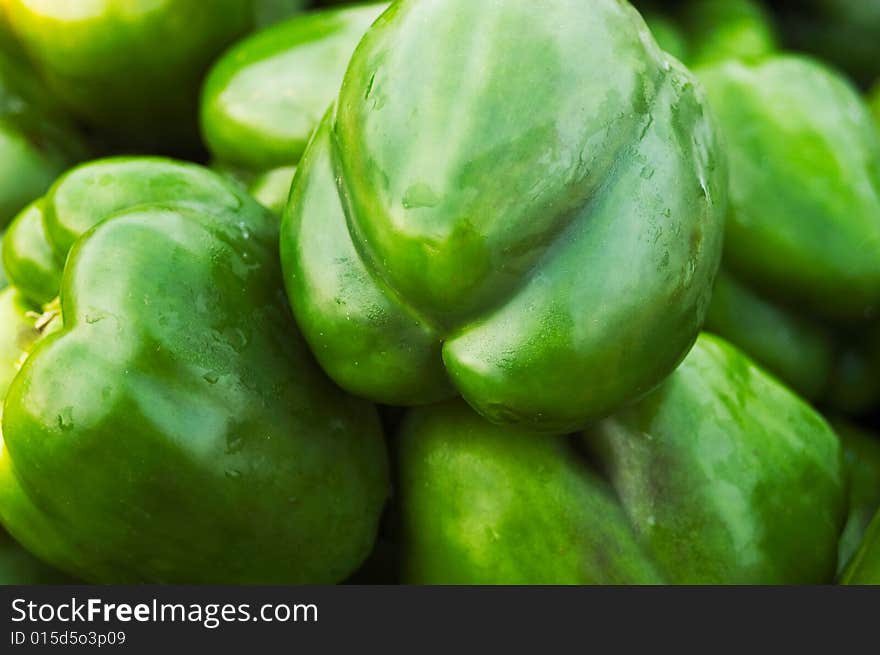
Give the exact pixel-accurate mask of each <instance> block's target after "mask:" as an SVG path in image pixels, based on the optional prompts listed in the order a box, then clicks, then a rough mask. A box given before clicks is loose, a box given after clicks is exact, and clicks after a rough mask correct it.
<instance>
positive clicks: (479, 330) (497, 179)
mask: <svg viewBox="0 0 880 655" xmlns="http://www.w3.org/2000/svg"><path fill="white" fill-rule="evenodd" d="M501 8H502V4H501V3H499V2H498V0H491V1H486V2H469V1H466V0H450V1H447V2H416V3H406V2H404V3H397V4H394V5H392V6H391V8H390V9H389V10H388V11H387V12H386V13H385V14H383V16H382V17H381V19H380V20H379V21H377V22H376V23H375V24H374V25H373V27H372V28H371V29H370V30H369V31H368V32H367V35H366V36H365V37H364V40H363V41H361V44H360V45H359V46H358V48H357V50H356V52H355V54H354V56H353V58H352V60H351V63H350V64H349V68H348V71H347V73H346V76H345V80H344V82H343V85H342V91H341V93H340V96H339V99H338V103H337V105H336V107H335V109H334V110H332V111H331V112H329V113H328V114H327V116H326V117H325V118H324V120H323V121H322V123H321V126H320V127H319V129H318V131H317V132H316V134H315V136H314V138H313V139H312V141H311V143H310V146H309V148H308V149H307V151H306V154H305V155H304V157H303V160H302V162H301V163H300V166H299V168H298V171H297V175H296V177H295V179H294V184H293V188H292V189H291V200H290V202H289V203H288V205H287V208H286V212H285V216H284V219H283V224H282V236H281V253H282V263H283V267H284V272H285V281H286V285H287V291H288V296H289V298H290V302H291V305H292V307H293V310H294V313H295V314H296V317H297V319H298V323H299V325H300V326H301V329H302V330H303V333H304V335H305V337H306V340H307V341H308V342H309V344H310V345H311V347H312V350H313V352H314V353H315V355H316V357H317V358H318V361H319V362H320V363H321V365H322V366H323V367H324V369H325V370H326V371H327V372H328V373H329V375H330V376H331V377H332V378H333V379H334V380H335V381H336V382H337V383H338V384H339V385H340V386H342V387H343V388H345V389H347V390H349V391H351V392H353V393H355V394H357V395H361V396H364V397H367V398H370V399H372V400H374V401H378V402H381V403H384V404H392V405H394V404H396V405H414V404H420V403H426V402H432V401H436V400H440V399H443V398H448V397H451V396H452V395H454V394H455V393H460V394H461V395H462V396H464V398H465V399H466V400H467V401H468V402H469V403H470V404H471V405H472V406H473V407H475V408H476V409H477V411H478V412H479V413H481V414H482V415H484V416H485V417H487V418H488V419H489V420H491V421H496V422H505V423H521V424H523V425H524V426H531V427H532V428H534V429H538V430H542V431H566V430H570V429H575V428H578V427H581V426H583V425H584V424H585V423H586V422H587V421H589V420H592V419H595V418H597V417H600V416H603V415H606V414H608V413H610V412H611V411H613V410H615V409H617V408H619V407H620V406H621V405H623V404H625V403H627V402H631V401H633V400H634V399H636V398H638V397H639V396H641V395H643V394H645V393H647V392H648V391H649V390H650V389H651V388H653V387H654V386H656V385H657V384H658V383H659V382H660V381H661V380H662V379H663V378H664V377H665V376H666V375H668V374H669V373H670V372H671V371H672V370H673V369H674V368H675V366H676V365H677V364H678V363H679V362H680V361H681V359H682V358H683V357H684V356H685V354H686V353H687V351H688V350H689V349H690V347H691V345H692V343H693V341H694V339H695V338H696V335H697V332H698V330H699V327H700V325H701V324H702V322H703V318H704V314H705V309H706V307H707V305H708V301H709V298H710V295H711V287H712V282H713V280H714V277H715V272H716V269H717V266H718V261H719V255H720V249H721V238H722V232H723V214H724V211H725V179H726V177H725V170H724V159H723V156H722V153H721V152H720V150H719V148H718V144H717V142H716V134H715V130H714V126H713V123H712V121H711V120H710V116H709V115H708V113H707V112H706V110H705V107H704V103H703V100H702V95H701V92H700V89H699V87H698V86H697V84H696V82H695V80H694V79H693V78H692V77H691V75H690V73H689V72H688V71H687V70H686V69H684V68H683V67H682V66H681V65H679V64H678V63H677V62H676V61H675V60H672V59H671V58H669V57H667V56H666V55H665V54H664V53H663V52H662V51H661V50H660V49H659V48H658V47H657V46H656V44H655V43H654V41H653V39H652V38H651V36H650V34H649V33H648V31H647V28H646V27H645V25H644V22H643V21H642V20H641V18H640V17H639V15H638V14H637V13H636V12H635V10H634V9H632V8H631V7H630V6H628V5H626V4H625V3H619V2H614V1H611V0H597V1H595V2H590V3H583V2H580V1H576V0H553V1H549V2H543V3H540V5H537V4H535V3H528V2H523V3H503V11H501ZM425 25H431V29H430V30H426V29H425V27H424V26H425ZM426 71H427V72H426ZM525 80H527V81H528V83H524V81H525Z"/></svg>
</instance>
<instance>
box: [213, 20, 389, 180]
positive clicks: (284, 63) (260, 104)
mask: <svg viewBox="0 0 880 655" xmlns="http://www.w3.org/2000/svg"><path fill="white" fill-rule="evenodd" d="M387 6H388V5H387V3H383V4H370V5H366V6H355V7H346V8H342V9H332V10H325V11H315V12H309V13H306V14H303V15H301V16H296V17H294V18H291V19H289V20H287V21H284V22H282V23H279V24H278V25H275V26H274V27H271V28H269V29H267V30H263V31H262V32H259V33H257V34H255V35H253V36H251V37H249V38H247V39H244V40H242V41H241V42H239V43H238V44H236V45H235V46H234V47H233V48H231V49H230V50H229V51H228V52H226V54H225V55H224V56H223V57H222V58H221V59H220V60H219V61H218V62H217V63H216V64H215V65H214V67H213V68H212V69H211V72H210V74H209V75H208V77H207V79H206V81H205V87H204V91H203V95H202V104H201V125H202V134H203V135H204V138H205V142H206V143H207V145H208V149H209V150H210V152H211V155H212V156H213V157H214V159H215V160H216V161H218V162H220V163H222V164H224V165H230V166H235V167H239V168H243V169H246V170H254V171H258V172H259V171H265V170H267V169H270V168H276V167H280V166H291V165H295V164H296V163H297V162H298V161H299V159H300V157H301V156H302V153H303V150H305V147H306V144H307V143H308V140H309V138H310V137H311V135H312V132H313V131H314V129H315V127H316V126H317V125H318V122H319V121H320V120H321V117H322V116H323V115H324V113H325V112H326V111H327V107H329V106H330V103H331V102H332V101H333V99H334V98H335V97H336V95H337V94H338V93H339V87H340V85H341V84H342V76H343V75H344V74H345V68H346V65H347V64H348V60H349V59H350V58H351V54H352V52H354V49H355V46H356V45H357V44H358V42H359V41H360V39H361V37H362V36H363V35H364V32H366V31H367V28H368V27H369V26H370V24H371V23H372V22H373V21H374V20H375V19H376V18H377V17H378V16H379V15H380V14H381V13H382V12H383V11H384V10H385V8H386V7H387Z"/></svg>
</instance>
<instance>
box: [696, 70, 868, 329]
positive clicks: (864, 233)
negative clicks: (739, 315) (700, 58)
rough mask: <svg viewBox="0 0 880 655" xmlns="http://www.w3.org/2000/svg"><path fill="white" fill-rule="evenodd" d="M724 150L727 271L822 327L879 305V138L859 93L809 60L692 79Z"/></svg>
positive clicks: (709, 73)
mask: <svg viewBox="0 0 880 655" xmlns="http://www.w3.org/2000/svg"><path fill="white" fill-rule="evenodd" d="M697 74H698V76H699V78H700V80H701V81H702V83H703V86H704V88H705V89H706V93H707V95H708V97H709V101H710V104H711V105H712V108H713V110H714V113H715V114H716V116H717V117H718V121H719V124H720V126H721V131H722V132H723V134H724V137H725V141H726V143H727V151H728V158H729V164H730V212H729V215H728V217H727V224H726V234H725V241H724V264H725V267H727V268H728V269H730V271H731V272H732V273H733V274H735V275H736V276H738V277H739V278H740V279H742V280H743V281H745V282H747V283H749V284H751V285H752V286H753V287H754V288H755V289H757V290H758V291H760V292H762V293H763V294H765V295H767V296H770V297H776V298H778V299H780V300H783V301H785V302H788V303H790V304H793V305H795V306H799V307H802V308H803V309H804V310H806V311H809V312H812V313H814V314H816V315H818V316H824V317H827V318H832V319H838V320H856V321H858V320H863V319H864V318H865V316H866V314H870V312H871V311H873V310H874V309H875V307H876V305H877V304H878V302H880V136H878V132H877V129H876V126H875V125H874V123H873V121H872V120H871V117H870V113H869V112H868V110H867V107H866V105H865V103H864V101H863V100H862V99H861V97H860V96H859V95H858V93H857V92H856V90H855V89H854V88H853V87H852V86H851V85H850V84H849V83H847V81H846V80H845V79H843V78H842V77H840V76H839V75H837V74H835V73H834V72H833V71H831V70H830V69H827V68H825V67H824V66H823V65H821V64H819V63H818V62H815V61H813V60H811V59H808V58H804V57H797V56H787V55H785V56H783V55H780V56H774V57H770V58H766V59H764V60H762V61H761V62H760V63H757V64H746V63H743V62H737V61H727V62H725V63H723V64H720V65H718V66H712V67H706V68H701V69H698V71H697Z"/></svg>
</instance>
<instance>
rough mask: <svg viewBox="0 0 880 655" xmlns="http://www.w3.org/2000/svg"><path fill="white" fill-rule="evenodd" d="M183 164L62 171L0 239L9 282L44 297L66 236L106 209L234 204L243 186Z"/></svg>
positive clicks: (57, 272)
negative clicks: (45, 192)
mask: <svg viewBox="0 0 880 655" xmlns="http://www.w3.org/2000/svg"><path fill="white" fill-rule="evenodd" d="M228 187H229V185H228V182H227V180H224V179H221V178H220V177H219V176H217V175H213V174H210V173H208V172H207V171H205V170H204V169H202V168H200V167H198V166H193V165H190V164H183V163H178V162H172V161H170V160H166V159H161V158H153V157H139V158H128V157H116V158H108V159H103V160H100V161H97V162H91V163H89V164H87V165H84V166H80V167H77V168H74V169H72V170H70V171H68V172H66V173H65V174H64V175H62V176H61V177H60V178H59V179H58V180H57V181H56V182H55V184H54V185H52V187H51V188H50V189H49V192H48V193H47V194H46V196H45V197H44V198H42V199H41V200H40V201H39V202H38V203H35V204H34V205H32V206H31V207H29V208H28V209H27V210H26V211H25V212H23V213H22V214H21V215H20V216H19V217H17V218H16V220H15V221H14V223H13V225H12V226H11V228H10V231H9V234H8V236H7V238H6V239H5V240H4V246H3V260H4V263H5V264H6V265H7V270H8V273H7V275H8V276H9V279H10V283H11V284H13V285H14V286H16V287H18V288H19V289H21V290H22V292H24V293H25V294H26V295H27V296H28V297H29V298H32V299H34V300H36V301H37V302H40V303H46V302H48V301H49V300H51V299H52V298H54V297H55V296H57V295H58V290H59V289H58V281H59V280H60V277H61V270H62V265H63V262H64V261H65V259H66V257H67V253H68V251H69V250H70V247H71V246H72V245H73V243H74V242H75V241H76V240H77V239H78V238H79V237H80V235H82V234H83V233H85V232H86V231H87V230H89V229H90V228H91V227H93V226H94V225H95V224H97V223H98V222H100V221H101V220H102V219H103V218H105V217H106V216H109V215H110V214H113V213H115V212H119V211H122V210H124V209H128V208H131V207H135V206H138V205H142V204H162V205H164V206H182V207H199V206H201V205H203V204H209V205H212V206H213V205H219V206H221V207H223V208H225V209H227V210H235V209H237V208H238V207H240V206H241V204H242V202H243V200H242V197H243V195H244V194H243V192H240V191H239V190H238V189H236V190H235V193H232V192H230V190H229V188H228Z"/></svg>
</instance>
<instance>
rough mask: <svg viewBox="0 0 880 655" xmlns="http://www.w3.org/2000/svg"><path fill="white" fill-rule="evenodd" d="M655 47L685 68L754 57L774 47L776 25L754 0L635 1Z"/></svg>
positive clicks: (775, 46) (757, 57)
mask: <svg viewBox="0 0 880 655" xmlns="http://www.w3.org/2000/svg"><path fill="white" fill-rule="evenodd" d="M635 5H636V7H638V8H639V9H640V10H641V11H642V12H643V15H644V17H645V21H646V22H647V24H648V27H649V28H650V29H651V32H652V33H653V34H654V38H656V39H657V42H658V43H659V44H660V47H661V48H663V49H664V50H666V51H667V52H669V53H670V54H671V55H673V56H674V57H676V58H678V59H679V60H681V61H683V62H684V63H685V64H687V65H688V66H689V67H692V68H693V67H696V66H703V65H707V64H711V63H716V62H719V61H724V60H726V59H742V60H745V61H757V60H759V59H761V58H763V57H765V56H767V55H769V54H771V53H773V52H775V51H776V50H777V47H778V44H777V37H776V28H775V26H774V24H773V20H772V17H771V15H770V14H769V12H767V11H766V9H765V8H764V6H763V5H762V4H761V3H760V2H757V1H756V0H689V1H685V2H680V3H669V2H636V3H635Z"/></svg>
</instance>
